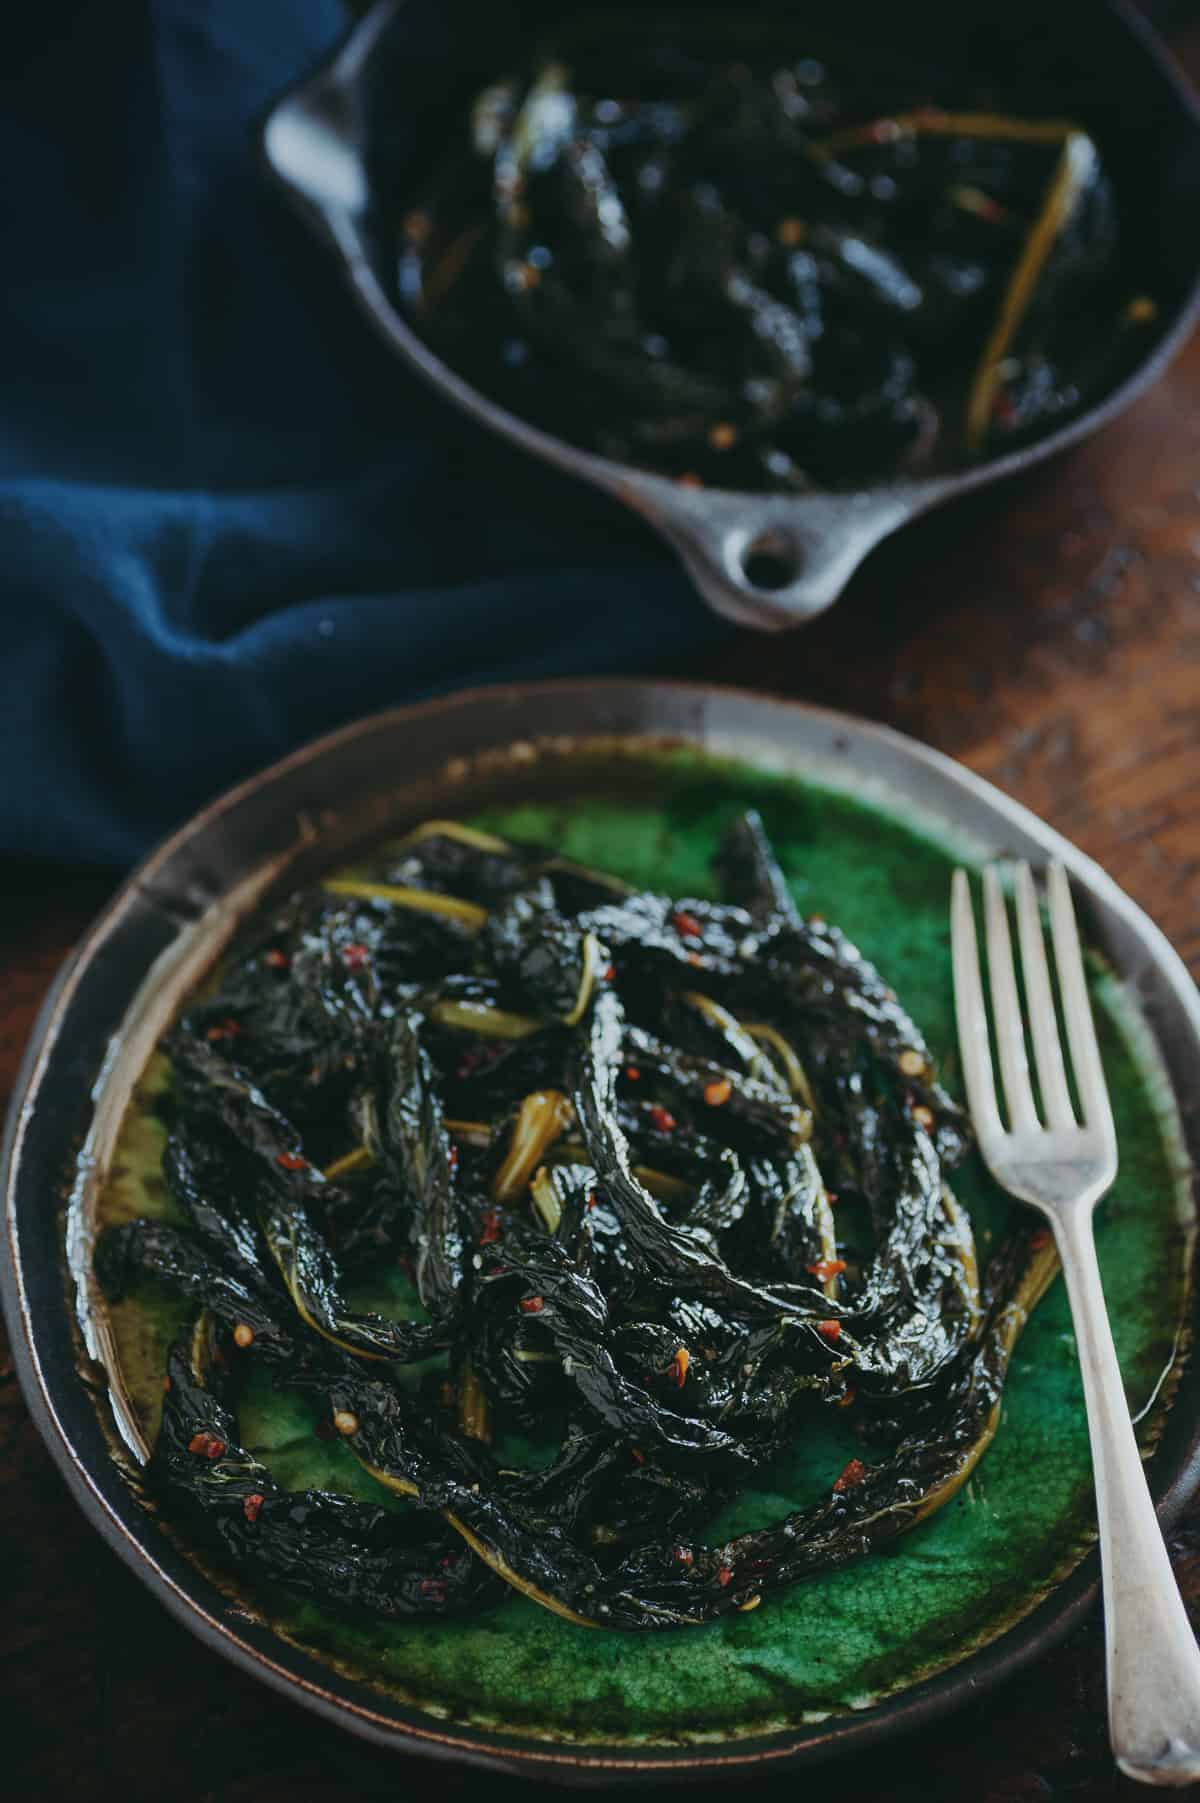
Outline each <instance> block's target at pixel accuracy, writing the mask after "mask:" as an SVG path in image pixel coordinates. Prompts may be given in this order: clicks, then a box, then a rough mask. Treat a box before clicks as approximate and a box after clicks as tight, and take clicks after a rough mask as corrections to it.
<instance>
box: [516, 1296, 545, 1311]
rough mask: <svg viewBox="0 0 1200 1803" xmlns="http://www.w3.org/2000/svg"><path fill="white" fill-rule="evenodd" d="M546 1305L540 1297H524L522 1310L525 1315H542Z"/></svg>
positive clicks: (521, 1305) (521, 1304)
mask: <svg viewBox="0 0 1200 1803" xmlns="http://www.w3.org/2000/svg"><path fill="white" fill-rule="evenodd" d="M545 1306H546V1304H545V1302H544V1301H543V1300H542V1298H541V1297H540V1296H522V1298H521V1303H520V1308H521V1313H522V1314H523V1315H540V1314H541V1312H542V1310H543V1309H544V1308H545Z"/></svg>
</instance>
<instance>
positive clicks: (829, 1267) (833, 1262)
mask: <svg viewBox="0 0 1200 1803" xmlns="http://www.w3.org/2000/svg"><path fill="white" fill-rule="evenodd" d="M808 1268H809V1270H810V1271H811V1272H812V1275H813V1276H814V1277H815V1278H816V1279H817V1281H818V1282H819V1283H825V1282H826V1281H827V1280H828V1279H829V1278H830V1277H840V1276H841V1274H842V1272H843V1271H844V1270H845V1269H846V1261H845V1259H844V1258H821V1259H818V1260H817V1262H816V1264H815V1265H809V1267H808Z"/></svg>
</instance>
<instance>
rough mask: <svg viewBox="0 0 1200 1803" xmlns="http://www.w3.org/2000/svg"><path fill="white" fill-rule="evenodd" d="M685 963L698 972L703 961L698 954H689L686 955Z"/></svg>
mask: <svg viewBox="0 0 1200 1803" xmlns="http://www.w3.org/2000/svg"><path fill="white" fill-rule="evenodd" d="M687 961H688V963H689V964H691V965H692V966H693V967H694V968H695V969H696V970H699V969H700V968H701V966H702V965H703V963H704V959H703V958H702V957H701V956H700V953H699V952H689V953H688V955H687Z"/></svg>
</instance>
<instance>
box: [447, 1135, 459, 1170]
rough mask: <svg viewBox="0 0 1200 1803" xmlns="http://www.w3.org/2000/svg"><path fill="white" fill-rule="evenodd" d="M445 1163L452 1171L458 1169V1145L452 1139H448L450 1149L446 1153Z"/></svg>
mask: <svg viewBox="0 0 1200 1803" xmlns="http://www.w3.org/2000/svg"><path fill="white" fill-rule="evenodd" d="M446 1163H447V1164H448V1165H449V1166H450V1169H451V1170H452V1171H456V1170H457V1169H458V1147H457V1146H456V1145H455V1143H454V1141H453V1140H451V1141H450V1150H449V1151H448V1152H447V1153H446Z"/></svg>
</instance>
